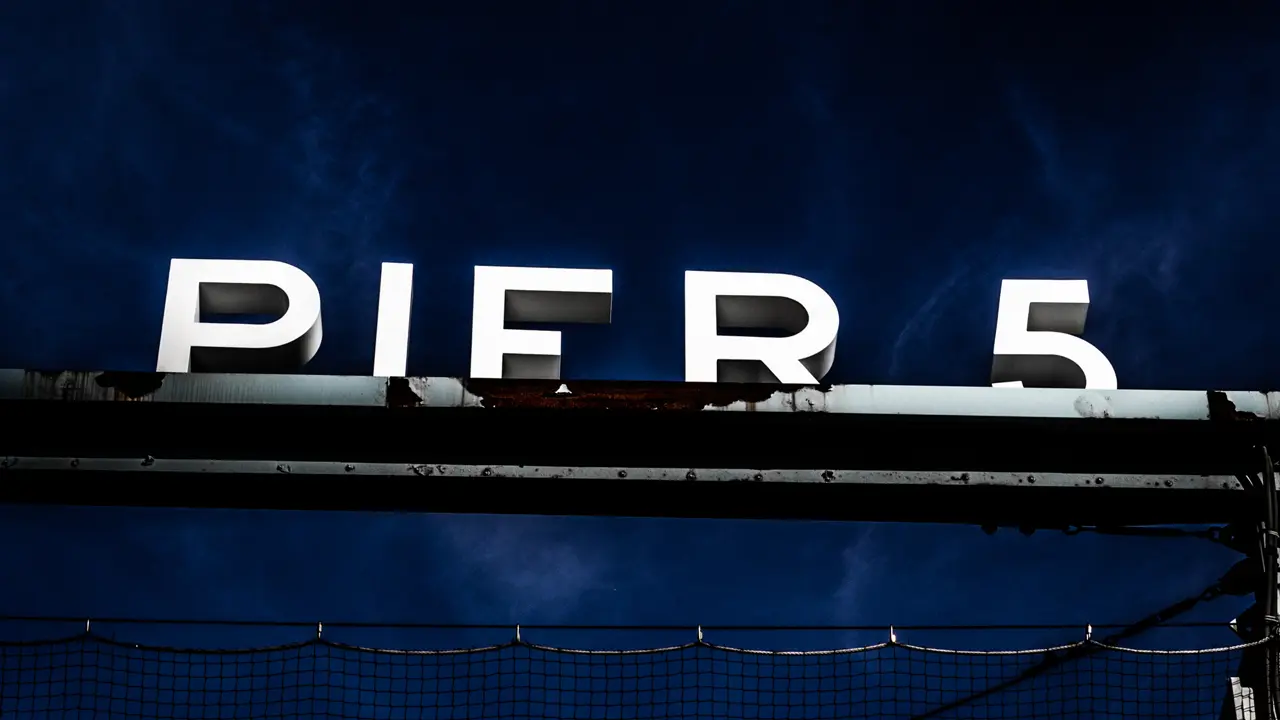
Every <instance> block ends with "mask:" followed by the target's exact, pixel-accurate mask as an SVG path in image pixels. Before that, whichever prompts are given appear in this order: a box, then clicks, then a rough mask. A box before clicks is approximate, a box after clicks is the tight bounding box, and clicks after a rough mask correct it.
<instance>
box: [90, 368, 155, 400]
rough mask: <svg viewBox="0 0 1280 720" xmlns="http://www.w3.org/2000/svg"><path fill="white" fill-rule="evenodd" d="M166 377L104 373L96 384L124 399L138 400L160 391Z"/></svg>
mask: <svg viewBox="0 0 1280 720" xmlns="http://www.w3.org/2000/svg"><path fill="white" fill-rule="evenodd" d="M164 377H165V374H164V373H154V372H151V373H148V372H104V373H102V374H100V375H98V377H96V378H94V382H95V383H97V385H98V387H100V388H106V389H109V390H115V391H116V394H117V395H119V396H120V397H121V398H122V399H126V400H138V399H141V398H144V397H147V396H148V395H150V394H152V393H154V392H155V391H157V390H159V389H160V386H161V385H163V384H164Z"/></svg>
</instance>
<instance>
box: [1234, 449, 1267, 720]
mask: <svg viewBox="0 0 1280 720" xmlns="http://www.w3.org/2000/svg"><path fill="white" fill-rule="evenodd" d="M1261 451H1262V473H1261V478H1260V480H1261V482H1260V483H1258V486H1259V487H1260V489H1261V492H1262V503H1261V512H1260V513H1259V515H1260V518H1259V520H1258V522H1257V524H1256V525H1255V534H1256V536H1257V541H1256V546H1255V547H1256V550H1255V553H1256V559H1257V561H1258V563H1259V564H1260V565H1261V567H1260V570H1261V573H1260V576H1261V582H1260V583H1259V586H1258V587H1257V589H1256V590H1255V591H1254V605H1253V607H1252V608H1250V609H1249V610H1247V611H1245V614H1244V615H1242V616H1241V617H1239V618H1237V619H1236V620H1235V621H1233V622H1232V629H1233V630H1235V632H1236V634H1237V635H1238V636H1239V637H1240V639H1241V640H1244V641H1245V642H1257V641H1259V640H1267V641H1268V642H1266V643H1264V644H1261V645H1258V646H1256V647H1253V648H1249V649H1248V650H1246V651H1245V652H1244V656H1243V657H1242V658H1241V659H1240V667H1239V669H1238V670H1237V677H1233V678H1231V681H1230V690H1229V693H1228V696H1227V697H1226V699H1225V701H1224V702H1223V706H1222V713H1221V715H1222V717H1223V718H1224V719H1225V718H1232V719H1233V720H1257V718H1259V717H1261V718H1266V719H1267V720H1276V718H1277V714H1276V711H1275V706H1276V700H1277V699H1280V693H1278V692H1277V690H1280V682H1278V680H1280V676H1278V675H1277V673H1280V657H1278V654H1277V648H1276V643H1275V642H1274V641H1273V640H1274V639H1275V638H1277V636H1278V635H1280V617H1277V614H1278V613H1280V578H1278V577H1277V574H1278V573H1280V499H1278V498H1277V496H1276V493H1277V485H1276V474H1275V465H1274V463H1273V462H1272V460H1271V454H1270V453H1269V452H1268V451H1267V448H1265V447H1263V448H1261ZM1251 555H1254V553H1251Z"/></svg>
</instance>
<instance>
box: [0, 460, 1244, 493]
mask: <svg viewBox="0 0 1280 720" xmlns="http://www.w3.org/2000/svg"><path fill="white" fill-rule="evenodd" d="M51 471H73V472H77V473H95V472H107V473H138V474H150V475H165V474H171V473H182V474H187V473H192V474H199V475H259V476H268V477H278V478H282V479H284V478H287V477H290V476H295V475H296V476H338V477H347V478H379V479H403V480H421V481H427V480H431V479H440V480H446V479H450V478H472V479H488V478H491V479H494V480H503V479H506V480H587V481H592V482H604V481H631V482H655V481H657V482H678V483H703V484H706V483H772V484H776V483H804V484H813V485H850V484H855V485H910V486H952V487H981V486H992V487H1005V488H1041V489H1043V488H1081V489H1084V488H1088V489H1091V490H1100V491H1105V490H1111V489H1116V488H1125V489H1152V490H1197V491H1223V490H1226V491H1240V490H1243V489H1244V488H1243V487H1242V486H1241V484H1240V482H1239V480H1238V479H1236V478H1235V477H1232V476H1229V475H1174V474H1160V473H1157V474H1132V473H1128V474H1114V473H1112V474H1103V475H1098V474H1093V473H1088V474H1086V473H1052V472H1051V473H1027V472H978V471H969V472H965V471H929V470H925V471H912V470H813V469H782V470H779V469H764V468H646V467H580V466H534V465H458V464H451V463H423V462H418V463H376V462H374V463H371V462H314V461H287V460H212V459H181V458H178V459H175V458H152V457H145V458H92V457H89V458H72V457H61V458H52V457H17V456H6V457H3V458H0V477H3V475H5V474H12V473H33V472H34V473H47V472H51Z"/></svg>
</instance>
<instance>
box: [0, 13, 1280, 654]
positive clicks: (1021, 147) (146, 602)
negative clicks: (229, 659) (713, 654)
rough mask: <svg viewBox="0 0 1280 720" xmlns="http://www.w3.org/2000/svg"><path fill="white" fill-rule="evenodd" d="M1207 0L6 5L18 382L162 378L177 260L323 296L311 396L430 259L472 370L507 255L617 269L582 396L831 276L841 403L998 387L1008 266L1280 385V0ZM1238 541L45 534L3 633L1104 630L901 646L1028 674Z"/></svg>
mask: <svg viewBox="0 0 1280 720" xmlns="http://www.w3.org/2000/svg"><path fill="white" fill-rule="evenodd" d="M1189 7H1191V6H1190V5H1188V6H1187V8H1189ZM1201 7H1202V8H1203V9H1202V11H1201V12H1192V11H1191V10H1189V9H1187V8H1183V7H1181V6H1177V7H1159V11H1158V12H1155V13H1145V12H1143V11H1142V10H1141V9H1140V6H1135V7H1133V8H1127V9H1124V10H1120V9H1118V8H1116V7H1112V6H1109V5H1108V6H1102V5H1097V6H1094V5H1093V4H1090V3H983V2H975V3H923V2H921V3H913V2H906V1H905V0H904V1H902V2H895V3H871V2H865V3H855V2H820V1H818V0H812V1H809V2H792V3H781V2H758V3H746V2H743V3H729V2H718V1H712V0H707V1H705V2H689V3H661V2H660V3H656V4H654V3H622V2H610V3H604V2H550V1H548V2H539V3H506V2H504V3H497V2H486V1H482V0H473V1H472V2H467V3H427V2H420V3H408V2H405V3H395V2H367V3H354V2H349V3H338V2H319V1H310V2H301V1H300V2H284V1H265V2H247V1H245V2H242V1H238V0H237V1H227V2H202V3H196V2H185V1H184V2H177V1H169V2H165V1H163V0H154V1H148V0H125V1H121V2H111V3H106V2H79V1H73V0H64V1H62V2H53V3H50V2H34V1H25V0H24V1H14V2H8V3H4V4H3V6H2V7H0V60H2V61H3V62H0V130H2V131H3V132H0V218H2V221H0V222H2V223H3V225H2V227H3V229H4V233H3V236H0V237H2V238H3V239H2V240H0V267H3V268H4V273H3V276H0V322H3V328H4V330H3V338H2V339H0V367H12V368H68V369H85V370H91V369H92V370H107V369H112V370H151V369H153V368H154V364H155V354H156V348H157V341H158V338H159V330H160V318H161V313H162V308H163V300H164V289H165V282H166V274H167V267H168V262H169V260H170V259H171V258H174V257H191V258H241V259H245V258H247V259H271V260H281V261H285V262H289V263H292V264H295V265H297V266H298V267H300V268H302V269H303V270H305V271H306V272H307V273H309V274H310V275H311V277H312V278H314V279H315V281H316V283H317V284H318V286H319V287H320V290H321V293H322V296H323V303H324V304H323V313H324V332H325V335H324V343H323V346H322V348H321V349H320V352H319V354H318V355H317V357H316V358H315V360H314V361H313V362H312V363H311V364H310V365H309V366H308V368H307V372H313V373H323V374H355V375H364V374H370V373H371V369H372V368H371V364H372V357H373V336H374V317H375V313H376V308H377V298H376V293H377V289H378V275H379V264H380V263H381V262H384V261H398V262H412V263H414V264H415V267H416V272H415V288H414V316H413V322H412V331H411V332H412V339H411V346H410V358H409V367H408V372H409V374H411V375H464V374H465V373H466V370H467V362H468V352H469V332H470V327H469V322H470V305H471V301H470V293H471V273H472V267H473V266H474V265H477V264H493V265H541V266H557V267H585V268H592V267H602V268H611V269H612V270H613V272H614V283H615V296H614V307H613V321H612V324H611V325H608V326H600V327H582V328H572V329H570V330H568V331H566V333H565V336H564V347H565V351H564V364H563V376H564V377H565V378H578V379H584V378H603V379H636V380H679V379H681V374H682V372H683V358H682V342H683V341H682V332H683V325H682V287H683V286H682V281H683V277H682V274H683V272H684V271H685V270H733V271H756V272H784V273H794V274H798V275H801V276H803V277H806V278H808V279H810V280H812V281H814V282H816V283H818V284H819V285H821V286H822V287H823V288H824V289H826V291H827V292H828V293H830V295H831V296H832V297H833V298H834V299H835V301H836V303H837V304H838V305H839V307H840V310H841V333H840V342H839V346H838V350H837V353H836V363H835V367H834V368H833V369H832V371H831V373H830V374H829V375H828V376H827V378H826V380H827V381H831V382H846V383H892V384H923V385H984V384H989V382H990V363H991V344H992V338H993V331H994V325H995V311H996V299H997V295H998V291H999V283H1000V280H1001V279H1002V278H1007V277H1033V278H1082V279H1087V280H1088V281H1089V288H1090V293H1091V295H1092V305H1091V308H1090V312H1089V320H1088V327H1087V329H1086V332H1085V338H1086V339H1088V340H1089V341H1090V342H1092V343H1094V344H1095V345H1096V346H1098V347H1099V348H1101V349H1102V350H1103V352H1105V353H1106V355H1107V356H1108V357H1109V358H1110V360H1111V362H1112V363H1113V365H1114V366H1115V368H1116V372H1117V375H1118V377H1119V383H1120V387H1122V388H1154V389H1207V388H1227V389H1245V390H1269V389H1273V388H1274V387H1275V385H1276V383H1277V381H1278V380H1280V375H1278V374H1277V371H1276V370H1275V360H1274V358H1276V357H1278V356H1280V334H1277V333H1276V332H1275V330H1274V328H1272V327H1271V325H1272V320H1273V318H1274V310H1275V308H1276V307H1277V305H1276V302H1275V300H1274V299H1268V298H1273V296H1274V290H1273V280H1274V277H1275V269H1276V267H1277V262H1278V261H1280V244H1278V243H1276V242H1275V240H1274V238H1275V236H1276V233H1277V227H1280V225H1278V222H1277V221H1280V183H1278V182H1277V181H1278V180H1280V174H1278V171H1277V169H1276V168H1277V167H1280V94H1278V91H1280V86H1278V85H1277V81H1278V80H1280V11H1278V10H1277V8H1276V6H1275V5H1274V4H1273V3H1262V2H1246V3H1234V4H1223V5H1221V6H1219V5H1217V4H1213V5H1212V6H1211V5H1209V4H1205V5H1203V6H1201ZM1152 9H1153V10H1155V9H1156V6H1152ZM222 432H228V433H233V432H234V429H225V430H222ZM1237 557H1238V556H1237V555H1235V554H1234V553H1233V552H1231V551H1229V550H1226V549H1224V548H1221V547H1217V546H1215V545H1212V544H1210V543H1208V542H1205V541H1202V540H1195V539H1186V540H1178V539H1174V540H1170V539H1141V538H1136V539H1135V538H1102V537H1095V536H1083V535H1082V536H1076V537H1067V536H1064V535H1062V534H1054V533H1038V534H1036V535H1034V536H1032V537H1024V536H1022V535H1020V534H1018V533H1017V532H1013V531H1002V532H1000V533H997V534H996V535H994V536H987V535H984V534H983V533H982V532H981V531H980V530H979V529H978V528H973V527H935V526H923V527H921V526H906V525H873V524H834V523H784V522H747V521H732V522H730V521H723V522H712V521H691V520H679V521H677V520H658V519H645V520H641V519H603V518H601V519H588V518H575V519H566V518H545V517H488V516H468V517H463V516H407V515H406V516H391V515H372V514H369V515H362V514H289V513H248V512H240V513H236V512H185V511H129V510H89V509H60V508H41V509H33V508H14V507H7V508H3V509H0V588H2V590H0V613H7V614H46V615H47V614H54V615H70V616H76V617H83V616H99V617H102V616H134V617H139V616H141V617H200V618H229V619H255V620H307V621H310V620H328V621H332V622H336V621H339V620H354V621H417V622H438V623H499V624H510V625H511V626H514V625H515V624H516V623H517V622H519V623H525V624H535V623H605V624H636V623H660V624H668V623H670V624H689V625H694V624H698V623H703V624H708V625H710V624H721V625H723V624H875V625H885V626H887V625H889V624H890V623H895V624H899V625H903V624H946V623H964V624H980V623H996V624H1005V623H1068V624H1074V625H1078V627H1079V630H1078V631H1076V630H1071V631H1041V632H1030V633H1028V632H1023V633H1015V634H1012V635H1010V634H991V633H987V634H974V633H968V634H955V633H950V634H942V633H936V632H934V633H925V632H922V633H921V634H920V635H917V636H915V637H912V638H907V637H903V638H902V639H904V640H906V639H913V640H916V641H920V642H931V643H934V644H939V645H945V646H952V647H986V646H1017V647H1029V646H1035V645H1038V644H1041V643H1049V642H1057V641H1074V640H1077V639H1080V638H1081V637H1083V634H1084V626H1085V624H1086V623H1090V622H1093V623H1111V622H1125V621H1130V620H1135V619H1137V618H1139V617H1142V616H1143V615H1145V614H1147V613H1149V612H1151V611H1154V610H1156V609H1158V608H1159V607H1162V606H1164V605H1167V604H1169V603H1172V602H1174V601H1176V600H1179V599H1182V598H1183V597H1185V596H1187V595H1190V594H1194V593H1197V592H1199V591H1200V590H1202V589H1203V588H1204V587H1205V586H1206V585H1208V584H1209V583H1210V582H1212V581H1213V580H1214V579H1215V578H1217V577H1218V576H1219V575H1220V574H1221V573H1222V572H1223V571H1224V570H1225V569H1226V568H1227V567H1229V566H1230V565H1231V563H1233V562H1234V561H1235V560H1236V559H1237ZM1245 604H1247V601H1246V600H1244V599H1226V600H1218V601H1215V602H1213V603H1210V604H1208V605H1206V606H1205V607H1204V608H1203V609H1202V610H1200V611H1197V613H1195V614H1193V615H1192V616H1188V617H1185V618H1183V619H1201V620H1221V621H1223V623H1224V624H1225V622H1226V621H1227V620H1229V619H1230V618H1231V617H1233V616H1234V614H1235V613H1236V612H1237V611H1238V610H1239V609H1240V608H1241V607H1243V606H1244V605H1245ZM56 630H57V632H54V631H53V630H50V631H49V633H50V634H61V633H62V631H63V630H65V628H59V629H56ZM22 632H23V633H25V634H27V635H30V634H32V632H31V630H30V628H25V629H22ZM113 632H118V633H119V635H120V636H121V637H122V638H124V637H128V638H131V639H132V638H139V639H144V640H148V641H156V642H165V643H170V644H182V643H184V642H195V643H199V642H206V641H212V640H214V639H217V640H219V641H225V642H229V643H231V644H236V643H242V644H259V643H265V642H275V641H277V640H280V639H281V638H289V637H293V638H298V637H300V636H301V637H305V636H306V635H307V632H306V631H300V630H267V629H249V630H242V631H236V632H235V633H232V631H230V630H218V631H216V633H214V634H213V635H211V634H210V632H212V631H206V630H195V629H190V628H180V627H159V628H157V627H147V628H120V629H117V630H113ZM291 633H292V635H291ZM299 633H300V634H301V635H299ZM37 634H38V633H37ZM509 634H510V633H507V632H505V631H501V632H499V631H494V632H487V633H486V632H479V631H477V632H474V633H470V634H466V633H463V634H461V635H456V636H455V635H450V636H449V637H448V638H445V639H444V640H441V639H439V638H435V639H432V638H426V639H423V638H422V637H420V636H418V635H413V634H409V633H402V634H399V635H397V634H396V633H391V634H389V635H387V634H383V635H379V636H377V639H376V640H375V641H372V642H374V644H389V645H404V644H409V645H412V644H415V643H419V644H421V643H425V644H429V645H430V644H436V643H437V642H446V641H447V642H446V644H450V645H452V644H462V645H470V644H482V643H487V642H490V641H495V640H496V641H501V640H505V639H506V638H507V636H508V635H509ZM676 635H679V634H678V633H677V634H676ZM855 635H856V637H855ZM215 636H216V637H215ZM351 637H360V638H364V637H366V636H361V635H359V634H358V633H357V634H356V635H353V636H351ZM534 639H537V640H539V641H545V642H548V643H552V644H555V643H561V644H577V645H583V644H597V645H601V644H603V645H626V646H631V647H637V646H648V645H659V644H666V643H667V642H669V641H675V642H684V641H687V640H691V639H692V637H683V636H678V637H673V636H672V635H671V634H670V633H667V634H662V633H640V634H635V633H633V634H630V635H626V636H624V637H621V638H618V637H612V636H611V637H608V638H602V637H601V636H599V635H595V636H584V635H579V634H570V635H566V634H564V633H559V634H557V633H555V632H552V631H547V632H546V633H544V634H543V635H541V636H538V637H536V638H534ZM712 639H714V638H712ZM718 639H720V640H723V641H726V642H735V643H737V644H747V645H756V646H777V645H803V646H815V647H816V646H822V647H834V646H840V645H845V644H851V643H856V642H861V641H864V640H867V641H876V640H880V639H883V638H880V637H870V638H868V637H864V636H863V635H857V634H853V633H837V632H828V633H825V634H824V633H817V634H814V633H808V634H805V635H803V636H801V635H798V634H791V635H771V636H767V637H766V636H760V635H753V636H750V637H744V636H743V635H742V634H735V635H732V636H730V637H721V638H718ZM1233 642H1235V637H1234V636H1233V635H1232V634H1231V633H1230V632H1229V631H1228V630H1226V629H1225V626H1224V628H1222V629H1205V630H1177V631H1174V630H1166V631H1158V632H1153V633H1151V634H1149V635H1148V636H1144V637H1143V638H1141V639H1136V640H1133V641H1132V644H1147V645H1161V646H1177V647H1183V646H1210V645H1220V644H1231V643H1233Z"/></svg>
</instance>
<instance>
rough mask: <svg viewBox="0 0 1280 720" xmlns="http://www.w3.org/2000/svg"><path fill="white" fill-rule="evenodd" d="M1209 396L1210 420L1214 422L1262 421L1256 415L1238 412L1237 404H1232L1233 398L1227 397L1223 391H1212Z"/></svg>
mask: <svg viewBox="0 0 1280 720" xmlns="http://www.w3.org/2000/svg"><path fill="white" fill-rule="evenodd" d="M1207 395H1208V398H1209V419H1210V420H1212V421H1214V422H1232V421H1235V420H1261V418H1259V417H1258V416H1257V415H1256V414H1254V413H1250V412H1244V411H1242V410H1238V409H1237V408H1236V404H1235V403H1233V402H1231V398H1229V397H1227V394H1226V393H1225V392H1223V391H1221V390H1210V391H1208V393H1207Z"/></svg>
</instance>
